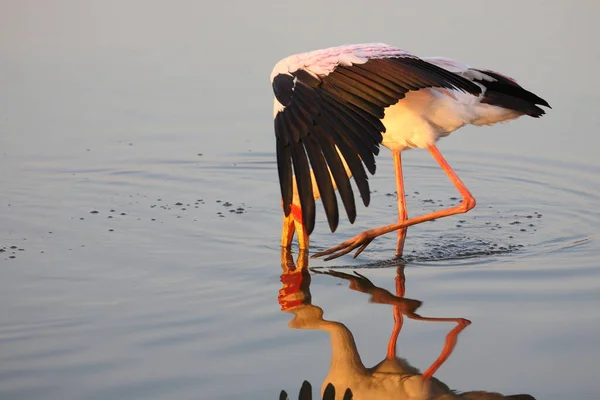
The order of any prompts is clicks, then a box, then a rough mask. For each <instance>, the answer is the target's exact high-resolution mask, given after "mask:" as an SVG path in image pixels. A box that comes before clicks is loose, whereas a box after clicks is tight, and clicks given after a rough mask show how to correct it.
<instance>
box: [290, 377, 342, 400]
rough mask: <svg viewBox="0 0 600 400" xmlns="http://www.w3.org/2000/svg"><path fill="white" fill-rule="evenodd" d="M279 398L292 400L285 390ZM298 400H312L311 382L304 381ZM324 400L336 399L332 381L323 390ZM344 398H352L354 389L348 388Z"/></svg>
mask: <svg viewBox="0 0 600 400" xmlns="http://www.w3.org/2000/svg"><path fill="white" fill-rule="evenodd" d="M279 400H290V398H289V397H288V394H287V393H286V391H285V390H282V391H281V393H280V394H279ZM298 400H312V386H311V385H310V382H308V381H304V382H302V387H301V388H300V394H299V395H298ZM322 400H335V388H334V387H333V385H332V384H331V383H328V384H327V387H326V388H325V391H324V392H323V398H322ZM342 400H352V390H350V388H348V389H346V391H345V392H344V397H343V398H342Z"/></svg>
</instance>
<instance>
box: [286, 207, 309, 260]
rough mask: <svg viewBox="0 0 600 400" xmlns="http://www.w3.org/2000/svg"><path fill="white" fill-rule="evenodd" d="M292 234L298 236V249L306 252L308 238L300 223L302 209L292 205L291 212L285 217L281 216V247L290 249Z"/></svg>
mask: <svg viewBox="0 0 600 400" xmlns="http://www.w3.org/2000/svg"><path fill="white" fill-rule="evenodd" d="M294 232H296V233H297V235H298V248H299V249H301V250H308V245H309V238H308V234H307V232H306V229H305V227H304V224H303V223H302V209H301V208H300V206H298V205H296V204H292V211H291V212H290V214H289V215H288V216H287V217H286V216H285V215H284V216H283V227H282V229H281V246H282V247H284V248H288V249H289V248H290V247H291V246H292V240H293V239H294Z"/></svg>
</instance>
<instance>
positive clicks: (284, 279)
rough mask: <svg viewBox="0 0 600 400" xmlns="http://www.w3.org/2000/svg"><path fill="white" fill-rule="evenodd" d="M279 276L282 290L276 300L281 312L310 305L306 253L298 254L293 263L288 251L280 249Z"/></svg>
mask: <svg viewBox="0 0 600 400" xmlns="http://www.w3.org/2000/svg"><path fill="white" fill-rule="evenodd" d="M281 269H282V271H283V273H282V274H281V276H280V280H281V283H282V284H283V286H282V288H281V289H280V290H279V295H278V300H279V304H280V305H281V309H282V310H289V309H292V308H294V307H297V306H299V305H301V304H310V291H309V286H310V273H309V271H308V252H307V251H306V250H301V251H299V252H298V259H297V261H296V263H294V258H293V254H292V252H291V250H290V249H287V248H285V247H284V248H282V249H281Z"/></svg>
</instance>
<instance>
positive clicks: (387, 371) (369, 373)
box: [278, 249, 534, 400]
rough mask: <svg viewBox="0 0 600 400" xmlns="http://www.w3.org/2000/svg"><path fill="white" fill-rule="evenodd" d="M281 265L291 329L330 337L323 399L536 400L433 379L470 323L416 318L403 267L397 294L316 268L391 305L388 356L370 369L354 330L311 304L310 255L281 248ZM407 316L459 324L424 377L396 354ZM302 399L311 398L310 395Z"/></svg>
mask: <svg viewBox="0 0 600 400" xmlns="http://www.w3.org/2000/svg"><path fill="white" fill-rule="evenodd" d="M281 267H282V269H283V274H282V275H281V282H282V284H283V287H282V289H281V290H280V291H279V297H278V299H279V304H280V305H281V310H282V311H284V312H288V313H291V314H293V315H294V318H293V319H292V320H291V321H290V322H289V326H290V327H291V328H295V329H318V330H323V331H326V332H327V333H329V335H330V338H331V363H330V368H329V373H328V375H327V377H326V378H325V380H324V382H323V386H322V389H321V391H322V393H323V395H324V396H325V395H326V394H327V391H328V390H329V392H330V393H331V390H332V388H335V393H338V394H337V395H335V394H334V395H333V396H330V397H329V398H330V399H347V398H353V399H355V400H360V399H397V400H408V399H410V400H417V399H419V400H421V399H422V400H425V399H427V400H429V399H431V400H433V399H435V400H450V399H471V400H500V399H510V400H534V398H533V397H532V396H530V395H527V394H520V395H511V396H503V395H501V394H498V393H489V392H484V391H472V392H463V393H457V392H456V391H453V390H451V389H450V388H449V387H448V386H447V385H446V384H444V383H443V382H441V381H440V380H438V379H437V378H435V377H434V376H433V375H434V374H435V372H436V371H437V370H438V369H439V368H440V367H441V366H442V365H443V364H444V362H445V361H446V360H447V359H448V357H450V355H451V354H452V352H453V350H454V348H455V346H456V343H457V339H458V335H459V334H460V332H461V331H462V330H463V329H465V328H466V327H467V326H468V325H470V323H471V322H470V321H469V320H467V319H464V318H433V317H424V316H421V315H419V314H417V312H416V310H417V309H418V308H419V307H420V306H421V302H420V301H418V300H413V299H409V298H406V297H404V294H405V275H404V266H403V265H399V266H398V268H397V276H396V294H395V295H394V294H392V293H390V292H389V291H387V290H386V289H383V288H381V287H378V286H376V285H374V284H373V282H371V281H370V280H369V279H368V278H367V277H366V276H364V275H362V274H359V273H357V272H354V273H353V274H349V273H344V272H339V271H333V270H329V271H314V270H313V273H317V274H326V275H330V276H333V277H335V278H338V279H344V280H347V281H349V282H350V285H349V288H350V289H352V290H356V291H359V292H363V293H367V294H368V295H369V296H370V301H371V302H373V303H376V304H389V305H391V306H393V313H394V329H393V331H392V333H391V337H390V339H389V342H388V346H387V352H386V357H385V359H383V360H382V361H381V362H380V363H379V364H377V365H375V366H374V367H371V368H367V367H365V365H364V364H363V362H362V360H361V358H360V355H359V353H358V349H357V347H356V343H355V341H354V336H353V335H352V332H350V330H349V329H348V328H347V327H346V326H345V325H344V324H342V323H340V322H337V321H329V320H325V319H323V310H322V309H321V308H320V307H318V306H315V305H313V304H312V298H311V294H310V282H311V274H310V272H309V270H308V256H307V254H306V252H300V253H299V255H298V259H297V262H296V263H294V260H293V256H292V253H291V252H290V251H289V250H286V249H284V250H282V259H281ZM404 318H410V319H414V320H419V321H433V322H453V323H455V326H454V327H453V328H452V329H451V330H450V331H449V333H448V334H447V336H446V340H445V344H444V346H443V349H442V351H441V352H440V355H439V356H438V358H437V359H436V360H435V361H434V362H433V363H432V364H431V366H429V368H427V369H426V370H425V372H423V373H421V372H420V371H419V369H417V368H415V367H413V366H412V365H410V364H409V363H408V361H407V360H406V359H403V358H400V357H398V356H397V353H396V343H397V340H398V335H399V334H400V331H401V330H402V323H403V320H404ZM303 387H304V386H303ZM282 393H284V392H282ZM348 393H350V395H351V396H352V397H343V396H348ZM284 398H287V397H284ZM300 398H304V399H310V398H311V397H300ZM324 398H325V397H324Z"/></svg>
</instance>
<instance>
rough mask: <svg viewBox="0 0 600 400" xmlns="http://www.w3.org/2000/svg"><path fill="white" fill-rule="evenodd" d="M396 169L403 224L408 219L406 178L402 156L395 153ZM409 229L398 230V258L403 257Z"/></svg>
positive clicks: (400, 213)
mask: <svg viewBox="0 0 600 400" xmlns="http://www.w3.org/2000/svg"><path fill="white" fill-rule="evenodd" d="M393 155H394V169H395V173H396V194H397V196H398V223H403V222H404V221H406V218H407V217H408V213H407V211H406V197H405V196H404V178H403V176H402V158H401V157H402V154H401V152H399V151H394V152H393ZM407 229H408V228H400V229H398V242H397V243H396V257H401V256H402V252H403V251H404V240H406V230H407Z"/></svg>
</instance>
